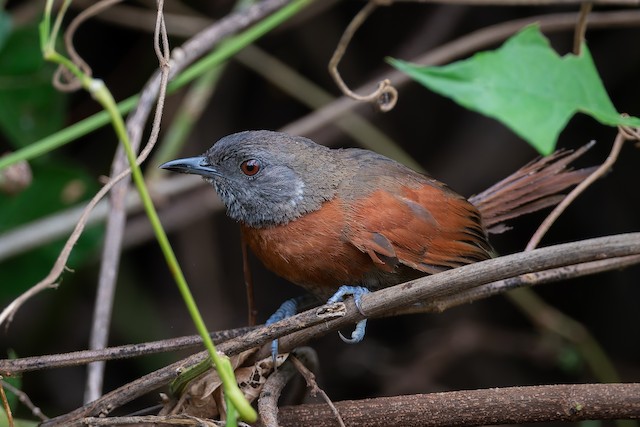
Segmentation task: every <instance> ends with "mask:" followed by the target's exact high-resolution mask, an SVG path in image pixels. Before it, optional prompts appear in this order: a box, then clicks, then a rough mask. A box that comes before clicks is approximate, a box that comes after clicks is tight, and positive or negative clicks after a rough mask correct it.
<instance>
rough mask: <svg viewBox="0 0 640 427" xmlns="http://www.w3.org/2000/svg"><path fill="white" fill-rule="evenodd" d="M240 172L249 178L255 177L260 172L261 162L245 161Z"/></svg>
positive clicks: (254, 160)
mask: <svg viewBox="0 0 640 427" xmlns="http://www.w3.org/2000/svg"><path fill="white" fill-rule="evenodd" d="M240 170H242V173H244V174H245V175H247V176H254V175H255V174H257V173H258V172H259V171H260V161H258V160H256V159H250V160H245V161H244V162H242V163H241V164H240Z"/></svg>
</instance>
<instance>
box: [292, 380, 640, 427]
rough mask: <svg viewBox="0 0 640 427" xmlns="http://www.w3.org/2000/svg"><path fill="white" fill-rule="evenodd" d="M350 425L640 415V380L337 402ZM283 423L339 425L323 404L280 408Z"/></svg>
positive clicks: (322, 426) (369, 426)
mask: <svg viewBox="0 0 640 427" xmlns="http://www.w3.org/2000/svg"><path fill="white" fill-rule="evenodd" d="M335 406H336V408H337V409H338V411H340V415H341V416H342V418H343V419H344V421H345V424H347V425H349V426H354V427H356V426H367V427H378V426H380V427H382V426H385V427H388V426H400V425H402V426H433V427H435V426H451V425H456V426H475V425H485V424H524V423H537V422H549V421H580V420H611V419H638V418H640V384H571V385H548V386H532V387H505V388H492V389H485V390H466V391H453V392H447V393H432V394H418V395H411V396H394V397H381V398H376V399H364V400H356V401H344V402H337V403H335ZM279 420H280V425H281V426H282V427H286V426H300V425H314V426H316V427H325V426H327V427H328V426H335V425H336V424H335V419H334V416H333V413H332V411H331V409H330V408H329V407H328V406H327V405H324V404H313V405H300V406H285V407H283V408H280V417H279Z"/></svg>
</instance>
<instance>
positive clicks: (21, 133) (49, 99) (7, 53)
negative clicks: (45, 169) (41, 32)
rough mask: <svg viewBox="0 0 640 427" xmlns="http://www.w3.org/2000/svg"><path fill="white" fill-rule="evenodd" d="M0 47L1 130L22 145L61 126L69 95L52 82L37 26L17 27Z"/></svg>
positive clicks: (14, 141) (18, 145) (14, 143)
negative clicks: (59, 90)
mask: <svg viewBox="0 0 640 427" xmlns="http://www.w3.org/2000/svg"><path fill="white" fill-rule="evenodd" d="M1 26H2V23H1V22H0V27H1ZM0 36H1V35H0ZM0 49H1V50H0V130H1V131H2V132H3V133H4V134H5V135H6V136H7V137H8V138H9V139H10V141H11V142H12V143H13V145H14V146H15V147H16V148H20V147H24V146H26V145H28V144H30V143H32V142H34V141H37V140H39V139H42V138H44V137H45V136H48V135H50V134H52V133H54V132H56V131H58V130H59V129H61V128H62V126H63V124H64V114H65V110H66V108H65V107H66V95H65V94H63V93H60V92H58V91H57V90H56V89H55V88H54V87H53V86H52V85H51V78H52V76H53V72H54V70H55V66H53V65H52V64H48V63H45V62H44V59H43V58H42V52H41V51H40V42H39V38H38V31H37V27H35V26H28V27H23V28H20V29H17V30H15V31H14V32H12V33H11V34H10V35H9V37H8V39H7V40H6V43H5V45H4V46H3V47H1V48H0Z"/></svg>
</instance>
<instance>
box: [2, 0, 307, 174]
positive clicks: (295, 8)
mask: <svg viewBox="0 0 640 427" xmlns="http://www.w3.org/2000/svg"><path fill="white" fill-rule="evenodd" d="M312 1H313V0H294V1H292V2H291V3H290V4H288V5H287V6H285V7H283V8H282V9H280V10H278V11H276V12H274V13H273V14H271V15H270V16H268V17H267V18H265V19H263V20H262V21H260V22H258V23H256V24H255V25H253V26H251V27H250V28H248V29H247V30H245V31H243V32H241V33H239V34H237V35H235V36H232V37H229V39H227V40H226V41H225V42H223V43H221V44H220V46H219V47H218V48H217V49H215V50H214V51H212V52H211V53H210V54H209V55H207V56H205V57H203V58H202V59H200V61H198V62H196V63H195V64H193V65H192V66H190V67H189V68H187V69H186V70H184V71H183V72H182V73H181V74H179V75H178V76H176V77H175V78H174V80H173V81H172V82H171V83H169V87H168V88H167V92H168V93H172V92H174V91H176V90H177V89H179V88H181V87H182V86H184V85H186V84H188V83H190V82H191V81H192V80H193V79H195V78H196V77H198V76H200V75H202V74H203V73H205V72H206V71H207V70H208V69H210V68H211V67H214V66H216V65H219V64H221V63H222V62H224V61H226V60H227V59H229V58H230V57H231V56H233V55H235V54H236V53H237V52H238V51H240V50H242V49H243V48H244V47H245V46H247V45H249V44H251V43H252V42H254V41H256V40H257V39H259V38H260V37H262V36H263V35H265V34H266V33H268V32H269V31H271V30H272V29H274V28H275V27H277V26H278V25H280V24H282V23H283V22H285V21H286V20H288V19H289V18H291V17H292V16H294V15H295V14H297V13H298V12H299V11H301V10H302V9H304V8H305V7H306V6H307V5H309V4H310V3H311V2H312ZM50 12H51V11H50V9H49V12H48V13H50ZM49 29H50V20H49V19H48V18H47V11H46V10H45V18H44V19H43V22H42V23H41V26H40V35H41V40H43V38H42V37H43V34H46V35H47V36H48V35H49V33H48V32H46V33H45V31H49ZM41 45H42V49H43V52H44V50H45V46H44V44H43V43H42V42H41ZM51 47H52V46H51ZM138 99H139V97H138V95H134V96H131V97H129V98H127V99H125V100H123V101H121V102H120V103H118V105H117V106H118V111H119V113H120V114H126V113H128V112H129V111H131V110H132V109H133V108H134V107H135V106H136V104H137V103H138ZM109 122H110V117H109V114H108V113H107V112H106V111H101V112H99V113H96V114H94V115H92V116H90V117H87V118H86V119H84V120H81V121H79V122H78V123H75V124H73V125H71V126H69V127H67V128H65V129H62V130H60V131H58V132H56V133H54V134H51V135H49V136H47V137H45V138H43V139H41V140H38V141H35V142H33V143H32V144H29V145H28V146H26V147H24V148H21V149H20V150H17V151H14V152H12V153H9V154H7V155H5V156H3V157H2V158H0V170H2V169H4V168H6V167H8V166H10V165H12V164H14V163H17V162H20V161H23V160H27V161H28V160H31V159H33V158H35V157H38V156H41V155H43V154H46V153H48V152H50V151H53V150H55V149H57V148H59V147H62V146H64V145H65V144H68V143H69V142H71V141H74V140H76V139H78V138H80V137H82V136H84V135H87V134H88V133H90V132H93V131H94V130H96V129H99V128H101V127H102V126H105V125H107V124H108V123H109Z"/></svg>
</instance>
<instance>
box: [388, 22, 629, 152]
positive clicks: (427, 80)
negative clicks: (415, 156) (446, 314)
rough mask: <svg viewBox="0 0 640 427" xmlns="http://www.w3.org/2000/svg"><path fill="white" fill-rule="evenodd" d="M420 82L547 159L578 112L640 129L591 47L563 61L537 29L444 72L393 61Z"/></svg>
mask: <svg viewBox="0 0 640 427" xmlns="http://www.w3.org/2000/svg"><path fill="white" fill-rule="evenodd" d="M389 63H391V65H393V66H394V67H396V68H397V69H398V70H400V71H402V72H404V73H406V74H408V75H409V76H410V77H412V78H413V79H414V80H416V81H418V82H419V83H421V84H422V85H424V86H426V87H427V88H429V89H431V90H432V91H434V92H437V93H439V94H441V95H444V96H447V97H450V98H452V99H454V100H455V101H456V102H457V103H459V104H460V105H462V106H464V107H466V108H468V109H470V110H473V111H477V112H479V113H482V114H485V115H487V116H489V117H492V118H495V119H497V120H499V121H500V122H502V123H503V124H505V125H506V126H508V127H509V128H510V129H511V130H513V131H514V132H515V133H516V134H518V135H519V136H520V137H522V138H523V139H525V140H526V141H527V142H529V143H530V144H531V145H532V146H533V147H534V148H536V149H537V150H538V151H539V152H540V153H542V154H550V153H551V152H553V150H554V149H555V145H556V141H557V139H558V135H559V134H560V132H561V131H562V129H563V128H564V127H565V126H566V124H567V122H568V121H569V119H571V117H573V115H574V114H575V113H577V112H581V113H585V114H588V115H590V116H591V117H593V118H595V119H596V120H598V121H599V122H600V123H603V124H605V125H609V126H617V125H627V126H640V119H638V118H635V117H622V116H621V115H620V114H619V113H618V112H617V111H616V109H615V107H614V106H613V104H612V102H611V100H610V99H609V96H608V95H607V92H606V90H605V88H604V85H603V84H602V81H601V79H600V76H599V75H598V72H597V70H596V67H595V65H594V63H593V59H592V57H591V54H590V53H589V50H588V48H587V46H586V45H583V46H582V53H581V55H579V56H576V55H573V54H568V55H565V56H564V57H560V56H559V55H558V54H557V53H556V52H555V51H554V50H553V49H552V48H551V46H550V45H549V41H548V40H547V39H546V38H545V37H544V35H543V34H542V33H540V30H539V28H538V26H537V25H532V26H528V27H526V28H525V29H523V30H522V31H520V32H519V33H518V34H516V35H514V36H513V37H511V38H510V39H509V40H507V41H506V42H505V43H504V44H503V45H502V46H501V47H500V48H499V49H497V50H495V51H486V52H480V53H477V54H475V55H474V56H473V57H471V58H469V59H466V60H463V61H458V62H455V63H452V64H449V65H445V66H442V67H424V66H420V65H416V64H411V63H408V62H404V61H400V60H397V59H392V58H389Z"/></svg>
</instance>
